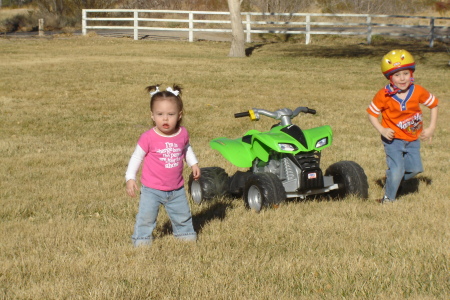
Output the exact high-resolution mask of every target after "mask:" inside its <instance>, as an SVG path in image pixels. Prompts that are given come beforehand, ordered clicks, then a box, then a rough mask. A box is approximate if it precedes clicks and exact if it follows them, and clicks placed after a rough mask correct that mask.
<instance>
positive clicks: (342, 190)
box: [325, 161, 369, 199]
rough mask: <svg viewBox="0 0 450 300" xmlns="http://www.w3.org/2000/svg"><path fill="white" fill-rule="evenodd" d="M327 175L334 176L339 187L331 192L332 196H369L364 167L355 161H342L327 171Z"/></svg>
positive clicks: (364, 197) (365, 197)
mask: <svg viewBox="0 0 450 300" xmlns="http://www.w3.org/2000/svg"><path fill="white" fill-rule="evenodd" d="M325 176H333V180H334V183H337V184H338V185H339V189H337V190H333V191H331V192H330V196H331V197H332V198H340V199H342V198H344V197H346V196H348V195H355V196H357V197H360V198H363V199H367V198H369V184H368V183H367V176H366V174H365V173H364V169H363V168H362V167H361V166H360V165H358V164H357V163H356V162H354V161H340V162H337V163H334V164H332V165H331V166H329V167H328V169H327V170H326V171H325Z"/></svg>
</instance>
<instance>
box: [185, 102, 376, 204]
mask: <svg viewBox="0 0 450 300" xmlns="http://www.w3.org/2000/svg"><path fill="white" fill-rule="evenodd" d="M299 113H307V114H315V113H316V111H315V110H313V109H309V108H307V107H297V108H296V109H295V110H294V111H292V110H290V109H288V108H284V109H280V110H277V111H273V112H272V111H267V110H264V109H258V108H254V109H251V110H249V111H247V112H242V113H237V114H235V115H234V116H235V118H241V117H247V116H248V117H250V119H251V120H256V121H257V120H259V119H260V116H261V115H263V116H266V117H270V118H273V119H275V120H279V121H280V122H279V123H278V124H276V125H274V126H272V128H271V129H270V130H269V131H266V132H260V131H258V130H250V131H248V132H247V133H246V134H245V135H244V136H243V137H240V138H236V139H230V138H226V137H220V138H216V139H213V140H212V141H211V142H210V146H211V148H213V149H215V150H217V151H219V152H220V153H221V154H222V156H223V157H225V158H226V159H227V160H228V161H229V162H231V163H232V164H233V165H235V166H237V167H239V168H248V171H246V172H242V171H237V172H236V173H235V174H233V175H232V176H231V177H229V176H228V174H227V173H226V172H225V170H224V169H222V168H220V167H206V168H201V178H200V179H199V180H194V179H193V177H192V174H191V176H190V177H189V182H188V185H189V193H190V195H191V196H192V199H193V200H194V202H196V203H198V204H200V203H201V202H202V201H204V200H209V199H212V198H214V197H221V196H232V197H242V196H243V197H244V201H245V204H246V206H247V207H248V208H250V209H252V210H254V211H256V212H259V211H260V210H261V209H262V208H264V207H277V206H278V205H279V204H280V203H281V202H283V201H284V200H286V198H300V199H305V198H306V197H307V196H310V195H317V194H329V195H330V196H331V197H333V198H343V197H345V196H347V195H350V194H353V195H356V196H358V197H361V198H364V199H367V198H368V189H369V185H368V183H367V176H366V174H365V173H364V170H363V169H362V168H361V166H359V165H358V164H357V163H356V162H353V161H340V162H337V163H334V164H332V165H331V166H329V167H328V168H327V169H326V171H325V174H323V172H322V169H321V168H320V157H321V151H322V150H323V149H325V148H327V147H329V146H330V145H331V142H332V138H333V133H332V130H331V127H330V126H328V125H325V126H321V127H316V128H311V129H305V130H302V129H300V127H298V126H297V125H293V124H292V121H291V120H292V118H294V117H296V116H297V115H298V114H299Z"/></svg>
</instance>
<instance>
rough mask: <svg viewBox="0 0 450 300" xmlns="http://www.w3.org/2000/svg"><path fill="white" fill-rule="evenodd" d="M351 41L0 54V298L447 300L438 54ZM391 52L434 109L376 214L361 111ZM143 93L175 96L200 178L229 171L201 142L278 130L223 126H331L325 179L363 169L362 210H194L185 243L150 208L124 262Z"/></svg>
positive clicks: (80, 42) (55, 45)
mask: <svg viewBox="0 0 450 300" xmlns="http://www.w3.org/2000/svg"><path fill="white" fill-rule="evenodd" d="M360 43H361V41H359V40H357V39H340V40H339V41H328V42H327V43H318V44H317V45H309V46H306V45H304V44H301V43H299V44H295V43H270V44H260V45H249V46H254V51H253V54H252V55H251V56H250V57H247V58H244V59H232V58H228V57H227V54H228V52H229V46H230V45H229V44H228V43H212V42H197V43H187V42H151V41H132V40H130V39H107V38H100V37H85V38H76V37H74V38H62V39H46V38H45V39H33V38H32V39H3V38H2V39H0V70H1V72H0V113H1V117H0V129H1V130H0V201H1V202H0V240H1V243H0V299H276V298H278V299H298V298H300V299H301V298H304V299H322V298H324V299H336V298H341V299H343V298H345V299H375V298H376V299H405V298H409V299H448V298H449V296H450V286H449V284H450V282H449V280H450V277H449V274H450V272H449V266H450V263H449V258H450V256H449V254H450V252H449V249H450V238H449V232H450V226H449V218H448V212H449V209H450V204H449V201H448V200H449V195H450V188H449V184H448V178H449V175H448V165H449V162H450V154H449V151H448V143H449V140H450V131H449V127H448V125H447V120H449V118H450V114H449V100H450V91H449V88H448V87H449V85H448V81H449V71H450V70H449V67H448V60H449V55H448V53H447V51H446V45H442V44H439V45H437V46H436V47H434V48H432V49H430V48H428V47H427V46H426V43H417V42H416V43H413V42H400V41H383V42H380V43H379V44H375V45H373V46H367V45H362V44H360ZM400 47H401V48H406V49H408V50H410V51H411V52H412V53H413V54H414V55H415V57H416V60H417V72H416V82H417V83H418V84H421V85H423V86H425V87H426V88H427V89H428V90H430V91H432V92H433V93H434V94H435V95H436V96H437V97H438V98H439V99H440V101H441V102H440V106H439V122H438V128H437V130H436V132H435V137H434V140H433V143H432V144H423V145H422V158H423V162H424V166H425V172H424V173H423V174H421V175H420V176H418V178H417V180H416V181H414V182H413V183H412V184H410V186H409V187H408V188H407V193H406V194H405V195H403V196H402V197H401V198H400V201H399V202H398V203H396V204H395V205H390V206H386V205H384V206H383V205H379V204H377V203H375V201H374V199H376V198H378V197H380V196H381V195H382V188H381V186H380V184H379V182H380V181H381V180H382V179H383V176H384V170H385V162H384V152H383V149H382V146H381V143H380V141H379V137H378V135H377V133H376V132H375V130H374V129H373V128H372V127H371V125H370V124H369V122H368V120H367V116H366V112H365V109H366V107H367V106H368V104H369V103H370V101H371V99H372V97H373V95H374V94H375V92H376V91H377V90H378V89H379V88H381V87H382V86H383V85H384V84H385V83H386V81H385V79H384V78H383V76H382V74H381V72H380V66H379V62H380V59H381V56H382V55H384V54H385V53H386V52H387V51H389V50H391V49H393V48H400ZM447 47H448V45H447ZM155 83H161V84H163V86H166V85H171V84H173V83H180V84H182V85H183V86H184V87H185V90H184V94H183V99H184V103H185V107H186V115H185V118H184V120H183V122H184V125H185V126H186V127H187V128H188V129H189V131H190V134H191V143H192V145H193V147H194V150H195V152H196V154H197V156H198V158H199V160H200V165H201V167H206V166H220V167H223V168H225V169H226V170H227V171H228V172H229V173H230V174H232V172H234V171H235V170H236V168H233V167H232V166H230V165H229V164H228V163H227V162H226V161H225V160H224V159H223V158H221V157H219V156H218V154H217V153H215V152H213V150H211V149H210V148H209V146H208V142H209V140H211V139H212V138H215V137H219V136H230V137H238V136H240V135H242V134H244V133H245V131H247V130H249V129H251V128H255V129H259V130H266V129H268V128H269V127H270V126H271V125H272V123H273V122H272V120H269V119H262V120H261V121H259V122H256V123H251V122H250V121H249V120H247V119H234V118H233V113H235V112H241V111H246V110H248V109H250V108H253V107H258V108H265V109H268V110H275V109H278V108H282V107H290V108H295V107H297V106H308V107H310V108H314V109H316V110H317V111H318V113H317V115H314V116H312V115H308V116H303V117H301V118H297V119H295V120H294V123H296V124H299V125H300V126H301V127H303V128H309V127H314V126H320V125H324V124H328V125H331V127H332V128H333V130H334V141H333V142H334V144H333V146H332V147H330V148H327V149H326V150H324V152H323V168H326V167H327V166H328V165H329V164H331V163H333V162H336V161H339V160H354V161H356V162H358V163H359V164H360V165H361V166H363V168H364V169H365V172H366V174H367V176H368V178H369V185H370V190H369V192H370V199H369V200H368V201H362V200H360V199H356V198H354V197H348V198H346V199H344V200H342V201H339V202H330V201H326V200H325V199H321V198H317V199H310V200H308V201H288V202H286V203H285V204H284V205H282V206H281V207H280V208H278V209H276V210H265V211H263V212H261V213H260V214H255V213H252V212H251V211H248V210H246V209H245V207H244V205H243V201H242V200H241V199H236V200H233V199H226V198H225V199H216V200H214V201H212V202H210V203H204V204H202V205H200V206H199V205H195V204H194V203H191V207H192V213H193V217H194V224H195V228H196V230H197V232H198V234H199V240H198V242H197V243H196V244H186V243H180V242H178V241H176V240H175V239H174V238H173V237H172V235H171V227H170V222H169V220H168V217H167V215H166V213H165V212H164V210H162V212H161V213H160V216H159V219H158V226H157V228H156V230H155V237H156V239H155V242H154V244H153V246H152V247H151V248H140V249H134V248H133V247H132V246H131V242H130V235H131V233H132V230H133V225H134V217H135V214H136V212H137V205H138V200H137V199H131V198H128V197H127V196H126V193H125V184H124V173H125V169H126V166H127V163H128V159H129V157H130V155H131V153H132V151H133V150H134V147H135V143H136V141H137V138H138V137H139V135H140V134H141V133H142V132H143V131H144V130H146V129H147V128H149V126H150V124H151V120H150V118H149V111H148V102H149V97H148V95H147V94H146V93H145V91H144V88H145V87H146V86H147V85H150V84H155ZM424 115H425V122H427V120H428V119H429V112H428V110H427V109H425V110H424ZM188 174H189V170H188V169H186V171H185V175H186V176H187V175H188Z"/></svg>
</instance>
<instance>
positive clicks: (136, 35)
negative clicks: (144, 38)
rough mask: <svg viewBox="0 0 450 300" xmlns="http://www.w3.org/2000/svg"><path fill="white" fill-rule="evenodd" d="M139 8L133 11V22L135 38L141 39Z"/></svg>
mask: <svg viewBox="0 0 450 300" xmlns="http://www.w3.org/2000/svg"><path fill="white" fill-rule="evenodd" d="M138 14H139V12H138V10H135V11H134V12H133V18H134V22H133V23H134V24H133V30H134V40H135V41H137V40H138V39H139V30H138V26H139V22H138Z"/></svg>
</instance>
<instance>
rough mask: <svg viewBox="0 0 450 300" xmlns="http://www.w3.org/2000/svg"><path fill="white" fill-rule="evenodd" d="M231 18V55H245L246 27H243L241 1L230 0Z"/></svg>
mask: <svg viewBox="0 0 450 300" xmlns="http://www.w3.org/2000/svg"><path fill="white" fill-rule="evenodd" d="M228 9H229V10H230V20H231V36H232V37H231V49H230V53H229V54H228V56H229V57H245V39H244V28H243V27H242V18H241V2H240V1H239V0H228Z"/></svg>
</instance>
